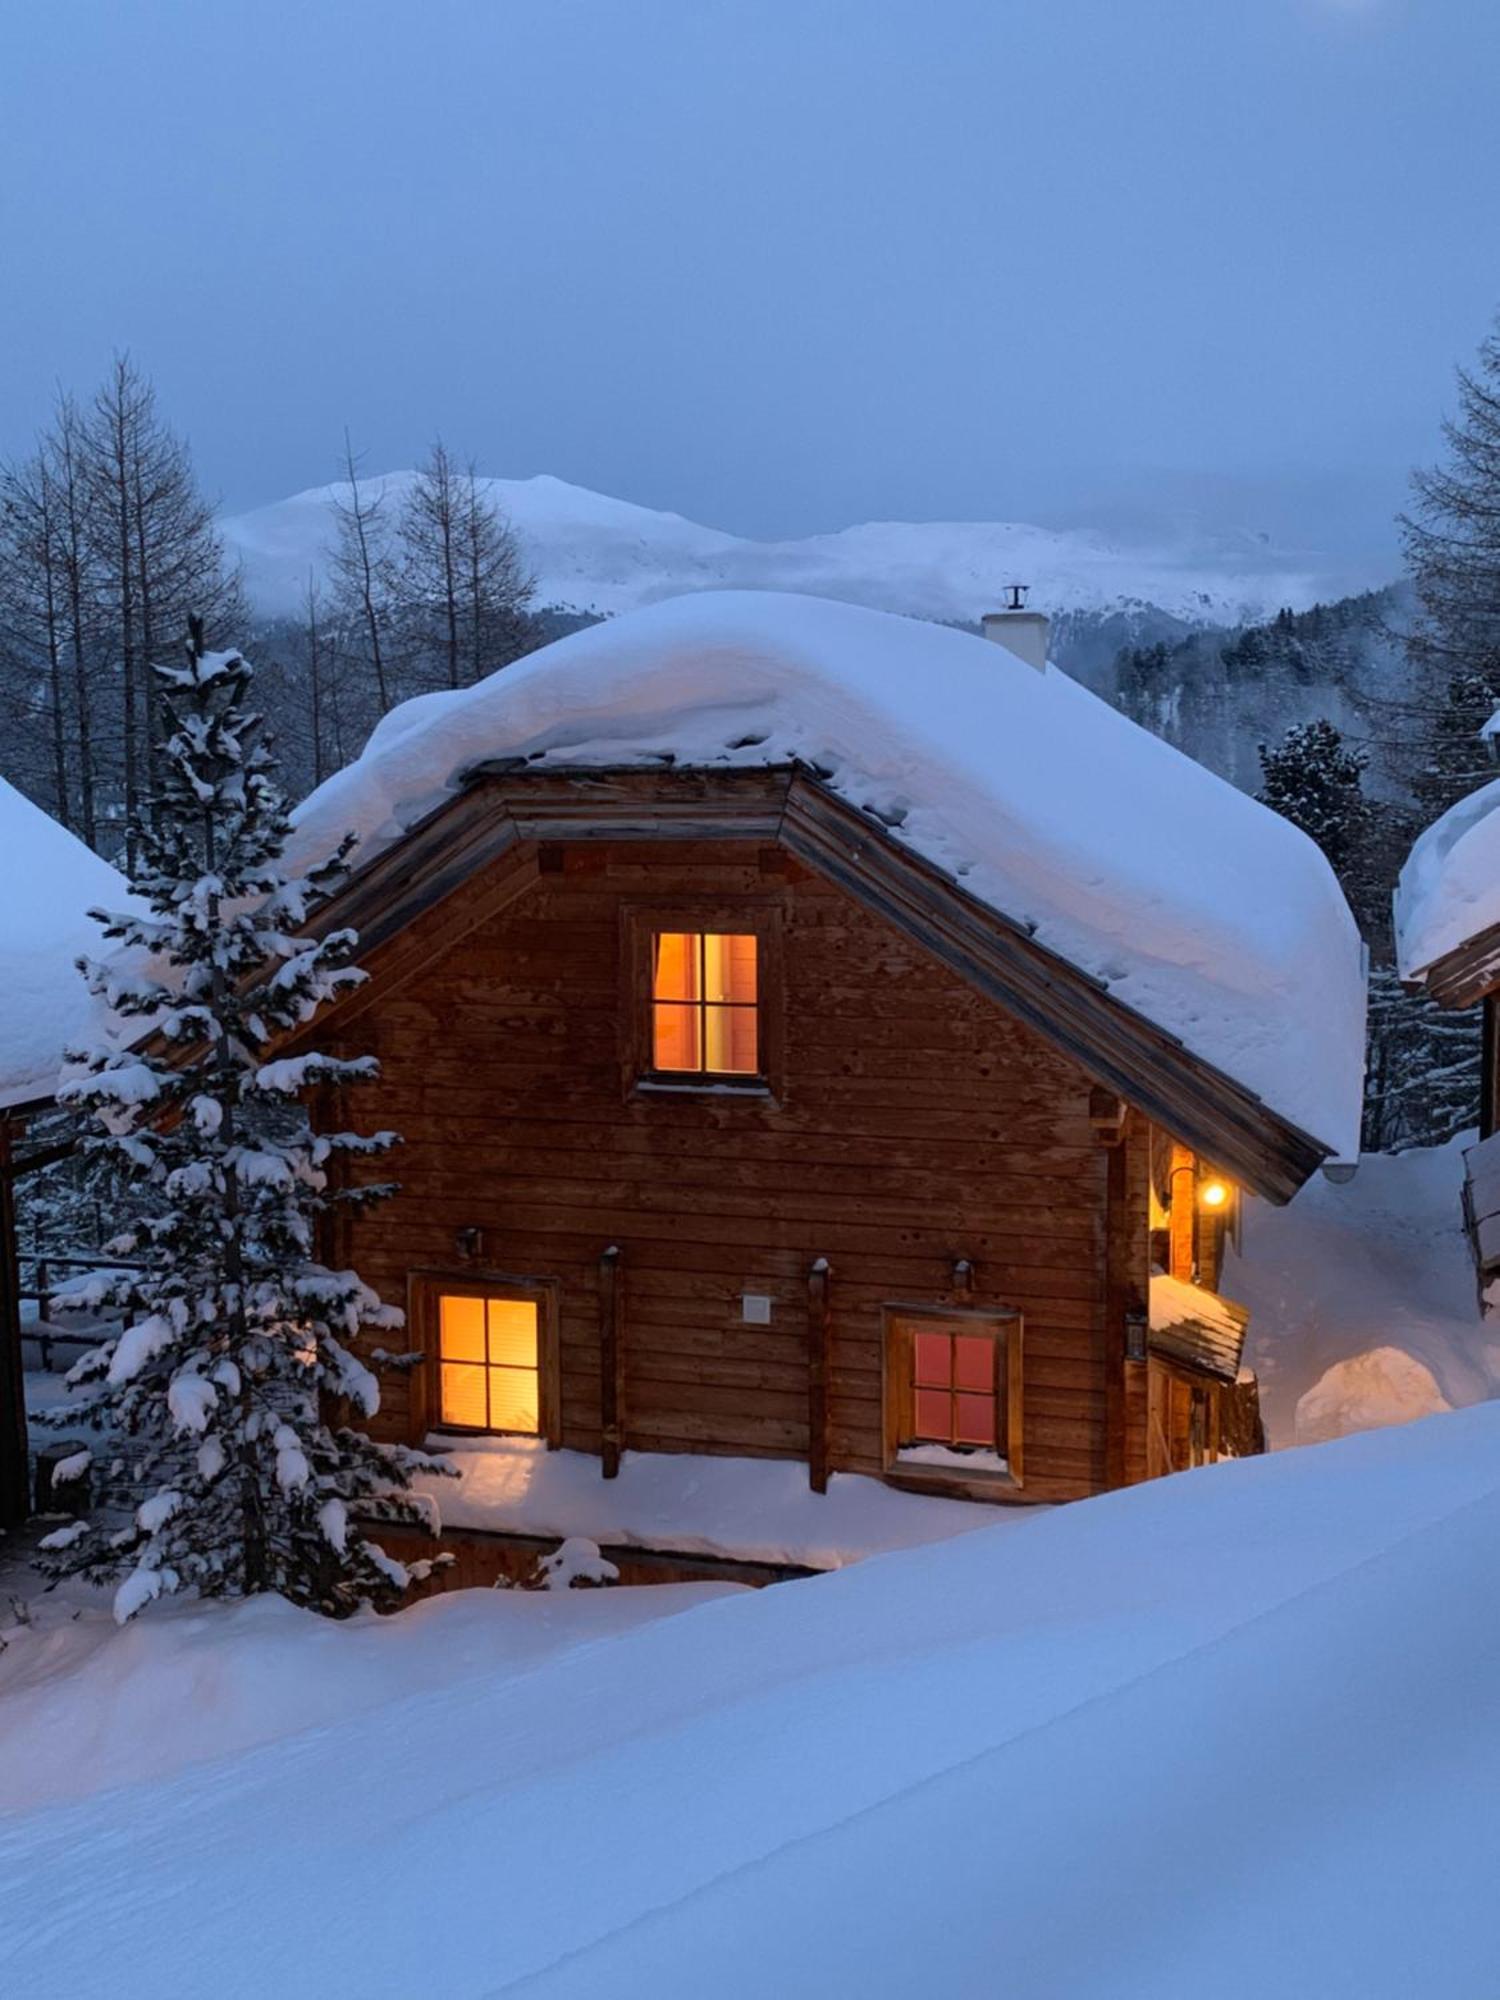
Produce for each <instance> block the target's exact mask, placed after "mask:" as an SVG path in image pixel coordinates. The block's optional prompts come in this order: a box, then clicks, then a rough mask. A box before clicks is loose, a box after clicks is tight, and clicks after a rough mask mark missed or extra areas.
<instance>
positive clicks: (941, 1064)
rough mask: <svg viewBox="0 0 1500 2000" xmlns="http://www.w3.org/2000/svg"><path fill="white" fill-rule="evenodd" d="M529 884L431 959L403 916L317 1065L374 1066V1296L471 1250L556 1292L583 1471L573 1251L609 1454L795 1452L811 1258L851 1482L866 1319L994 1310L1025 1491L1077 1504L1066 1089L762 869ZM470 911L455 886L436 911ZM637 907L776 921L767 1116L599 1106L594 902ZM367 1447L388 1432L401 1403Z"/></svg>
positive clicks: (595, 854)
mask: <svg viewBox="0 0 1500 2000" xmlns="http://www.w3.org/2000/svg"><path fill="white" fill-rule="evenodd" d="M541 863H542V865H541V867H540V868H539V870H538V873H537V876H536V879H535V881H534V882H533V883H532V884H531V885H530V886H529V887H527V888H526V889H525V891H524V893H523V894H522V895H521V896H520V897H519V899H518V900H516V901H514V902H513V903H511V904H510V905H509V906H508V907H506V908H504V909H501V910H499V911H493V912H491V913H489V914H487V915H486V916H485V917H484V918H483V919H482V921H481V922H479V924H478V925H477V926H476V927H475V928H473V929H472V930H469V931H468V932H467V934H466V935H465V936H463V938H462V940H461V942H459V943H457V944H454V945H452V946H451V947H450V948H448V949H447V950H446V952H444V951H443V950H442V949H441V945H440V944H439V943H437V942H436V941H437V940H439V939H440V938H441V937H442V936H443V935H444V934H446V935H449V936H451V935H452V934H453V933H454V931H455V929H458V928H461V925H459V924H457V922H456V913H455V911H454V909H453V907H452V905H453V902H454V900H455V899H453V898H450V899H449V901H448V903H446V904H445V905H444V906H443V907H442V909H440V910H437V911H434V912H432V913H431V915H430V917H428V918H425V919H423V920H422V923H423V924H424V925H425V924H430V925H431V926H432V928H433V933H434V939H435V951H436V955H435V956H434V958H433V959H432V961H431V962H430V963H428V964H427V965H426V966H425V967H424V969H423V971H422V972H421V974H420V975H419V976H417V977H407V978H405V979H404V981H403V983H402V984H401V985H400V986H399V988H398V989H397V990H396V991H394V992H392V993H391V994H390V995H389V996H388V997H384V998H382V997H380V995H379V994H378V993H376V994H372V995H371V996H370V1001H369V1004H367V1005H366V1006H365V1007H364V1009H363V1011H362V1012H361V1014H360V1016H359V1018H358V1019H357V1020H355V1021H353V1022H351V1023H350V1024H349V1027H348V1029H347V1032H346V1034H345V1035H344V1037H342V1038H341V1040H340V1046H341V1048H342V1050H343V1052H345V1053H348V1054H357V1053H361V1052H364V1051H369V1052H372V1053H374V1054H376V1055H377V1056H378V1057H379V1058H380V1060H381V1064H382V1068H383V1079H382V1082H381V1084H380V1085H379V1087H378V1089H371V1088H369V1087H364V1088H354V1089H351V1090H350V1091H349V1092H348V1093H347V1099H348V1101H347V1105H346V1107H345V1110H346V1115H347V1116H349V1117H350V1118H352V1119H353V1120H354V1121H355V1122H356V1124H358V1125H362V1126H365V1127H372V1126H376V1125H381V1126H387V1127H394V1128H395V1129H396V1130H397V1131H399V1132H401V1133H402V1134H403V1135H404V1139H405V1144H404V1146H403V1147H402V1148H401V1149H400V1150H399V1151H398V1152H397V1154H396V1155H395V1156H394V1160H393V1163H390V1165H391V1166H392V1169H393V1171H394V1173H395V1175H396V1176H397V1177H398V1178H399V1179H400V1180H401V1181H402V1183H403V1192H402V1193H401V1194H400V1195H398V1196H397V1197H396V1198H395V1199H394V1201H392V1202H390V1203H387V1204H385V1205H384V1206H382V1207H381V1208H379V1209H377V1210H375V1211H373V1212H372V1213H371V1215H370V1216H369V1217H367V1218H365V1219H363V1220H361V1221H359V1222H357V1223H356V1224H355V1225H354V1226H353V1229H352V1231H351V1241H350V1243H349V1245H348V1249H349V1253H350V1255H351V1256H352V1257H353V1259H354V1260H355V1262H356V1265H357V1268H358V1269H359V1270H360V1271H361V1273H362V1274H363V1275H364V1276H365V1277H366V1278H367V1279H368V1280H369V1281H370V1282H371V1283H372V1284H374V1285H375V1286H376V1287H377V1288H378V1289H379V1291H380V1292H381V1294H382V1295H383V1296H384V1297H386V1298H387V1299H390V1300H391V1301H393V1302H399V1301H400V1300H402V1299H403V1298H404V1297H405V1293H406V1275H407V1272H408V1271H409V1270H412V1269H415V1268H425V1269H435V1268H441V1267H443V1266H444V1265H448V1266H452V1265H453V1264H454V1260H455V1251H454V1243H455V1237H456V1234H457V1232H459V1231H460V1230H462V1229H466V1228H470V1227H473V1226H477V1227H479V1228H480V1229H481V1230H482V1231H483V1253H482V1254H483V1261H484V1264H485V1266H486V1267H487V1268H488V1269H490V1270H493V1271H504V1272H507V1273H509V1274H510V1275H513V1276H516V1277H528V1276H540V1277H555V1278H557V1279H558V1280H560V1283H561V1297H562V1305H561V1342H562V1397H563V1441H564V1443H565V1444H567V1445H569V1446H573V1447H576V1448H578V1449H581V1450H586V1451H597V1450H598V1449H599V1447H600V1424H601V1409H600V1359H601V1357H600V1325H601V1299H600V1296H599V1286H600V1257H601V1253H602V1251H603V1250H604V1249H605V1248H606V1247H608V1246H609V1245H611V1244H617V1245H619V1247H620V1250H621V1253H622V1255H621V1265H622V1269H623V1270H624V1272H626V1273H628V1283H627V1285H626V1288H625V1298H626V1305H625V1311H624V1314H623V1324H622V1327H621V1339H622V1344H623V1373H624V1387H625V1395H624V1401H625V1426H626V1439H625V1442H626V1444H627V1446H629V1447H634V1448H637V1449H642V1450H660V1451H674V1450H676V1451H681V1450H693V1451H706V1452H719V1453H737V1454H747V1455H767V1456H796V1457H799V1458H801V1457H806V1455H807V1452H808V1448H809V1416H808V1413H809V1378H808V1272H809V1267H810V1265H811V1264H812V1262H813V1260H814V1259H815V1258H818V1257H827V1258H828V1259H829V1261H830V1263H831V1265H832V1267H833V1270H834V1272H835V1274H836V1276H835V1280H834V1283H833V1285H832V1287H831V1325H830V1340H829V1355H828V1379H827V1424H828V1451H829V1462H830V1464H831V1465H832V1467H833V1468H834V1469H846V1470H851V1471H859V1472H867V1473H874V1472H878V1471H879V1470H880V1469H881V1467H880V1450H881V1347H882V1338H881V1312H882V1308H883V1307H884V1306H886V1305H887V1304H890V1303H908V1304H928V1305H930V1304H940V1303H962V1304H963V1306H964V1307H966V1308H967V1309H970V1310H972V1309H974V1308H976V1307H983V1306H985V1305H995V1306H1016V1307H1019V1308H1020V1309H1021V1311H1022V1312H1023V1313H1024V1314H1025V1324H1026V1363H1025V1370H1026V1393H1025V1412H1026V1416H1025V1424H1026V1429H1025V1457H1026V1466H1027V1479H1026V1493H1027V1496H1028V1497H1032V1498H1036V1499H1062V1498H1069V1497H1073V1496H1076V1495H1079V1494H1082V1493H1085V1492H1089V1491H1093V1490H1096V1489H1098V1488H1100V1487H1102V1486H1103V1485H1104V1484H1105V1483H1106V1478H1107V1465H1106V1453H1105V1412H1106V1400H1107V1398H1106V1378H1105V1325H1104V1315H1105V1290H1104V1288H1105V1256H1104V1230H1105V1183H1106V1149H1105V1148H1103V1147H1101V1146H1100V1145H1099V1143H1098V1141H1097V1138H1096V1135H1095V1132H1094V1129H1093V1126H1092V1125H1091V1122H1090V1104H1089V1096H1090V1085H1089V1080H1088V1079H1087V1078H1086V1077H1085V1076H1084V1075H1083V1073H1082V1072H1081V1071H1079V1070H1077V1069H1076V1068H1075V1067H1074V1066H1073V1065H1072V1064H1071V1063H1070V1062H1069V1061H1068V1060H1067V1059H1066V1058H1064V1057H1063V1056H1061V1055H1059V1054H1057V1053H1055V1052H1053V1051H1052V1050H1051V1049H1050V1048H1048V1047H1047V1046H1046V1045H1044V1044H1043V1043H1042V1042H1041V1040H1040V1039H1039V1038H1038V1037H1037V1036H1036V1035H1034V1034H1033V1033H1032V1032H1031V1031H1030V1030H1028V1029H1027V1028H1025V1027H1024V1026H1022V1025H1021V1024H1020V1023H1018V1022H1015V1021H1014V1020H1012V1019H1011V1018H1010V1017H1009V1016H1007V1015H1006V1014H1005V1013H1003V1012H1002V1011H1001V1010H1000V1009H999V1008H998V1007H997V1006H995V1005H994V1003H992V1002H990V1001H988V1000H986V999H984V998H982V997H981V996H979V995H977V994H975V993H974V992H973V991H972V990H971V989H970V988H969V987H968V986H967V985H966V984H965V983H964V982H963V981H962V980H961V979H960V978H959V977H958V976H957V975H956V974H954V973H952V972H951V971H949V970H948V969H947V968H946V967H944V966H942V965H940V964H938V963H937V961H936V960H934V959H932V958H930V957H929V956H927V955H926V954H925V953H924V952H923V951H922V949H921V948H920V947H919V946H917V945H915V944H913V943H911V942H909V941H907V940H906V939H904V938H903V937H901V936H900V935H898V934H897V933H896V932H894V931H893V930H891V929H890V928H889V927H888V926H887V925H885V924H884V923H883V922H882V921H881V920H880V919H879V918H877V917H875V916H873V915H871V914H869V913H867V912H866V911H864V910H863V909H862V908H861V907H860V906H859V905H857V904H856V903H855V902H854V901H853V900H852V899H851V898H849V897H848V896H847V895H846V894H845V893H844V892H843V891H841V890H839V889H837V888H835V887H833V886H832V885H831V884H829V883H828V882H826V881H825V880H823V879H822V878H821V877H819V876H817V875H816V874H814V873H813V872H812V871H811V870H810V869H808V868H807V867H805V866H804V865H803V864H801V863H799V862H797V861H795V860H793V859H792V858H791V857H789V856H787V855H785V854H784V853H782V852H780V851H779V850H777V849H774V848H770V847H765V846H758V845H755V844H750V843H745V844H741V843H736V842H725V841H722V840H721V841H712V842H701V843H692V842H686V841H685V842H683V843H681V844H676V843H674V844H673V845H672V846H671V847H664V846H663V845H662V844H661V843H659V842H655V843H645V842H629V841H596V842H591V843H588V844H586V845H585V844H582V843H576V844H572V845H568V846H566V847H553V848H543V850H542V852H541ZM485 894H486V884H485V879H484V876H483V875H481V876H479V877H477V878H476V879H475V880H474V881H472V882H471V883H470V884H468V885H467V886H466V887H465V888H464V889H462V890H460V891H459V892H458V895H459V896H470V895H472V896H474V897H475V898H476V899H483V897H484V896H485ZM663 897H667V898H674V897H681V898H684V899H687V900H688V901H689V902H691V901H692V900H695V899H702V900H703V901H704V902H712V903H715V904H717V903H721V902H723V901H724V900H726V899H733V898H735V897H752V898H756V899H758V900H764V899H767V898H769V899H771V900H773V901H774V902H775V903H776V904H777V905H778V906H779V907H780V909H781V912H782V921H783V927H784V940H785V942H784V958H785V967H786V974H785V976H786V996H785V1001H786V1007H785V1019H786V1030H785V1032H786V1050H785V1074H786V1088H785V1091H784V1093H783V1096H782V1098H781V1100H780V1101H776V1102H772V1101H768V1100H764V1099H761V1100H751V1101H734V1100H731V1099H728V1098H724V1097H700V1096H693V1095H677V1094H675V1093H668V1094H659V1093H649V1094H644V1095H636V1094H633V1093H632V1092H631V1091H630V1090H629V1089H628V1088H627V1084H626V1079H625V1067H626V1065H625V1051H626V1049H627V1047H628V1042H629V1034H628V1022H627V1019H626V1008H625V998H624V993H623V989H622V979H623V970H622V935H623V932H624V929H625V926H624V923H623V919H622V909H623V906H624V905H625V904H627V903H628V902H631V901H650V902H652V903H658V904H659V903H660V902H661V900H662V899H663ZM440 927H441V929H440ZM419 928H420V926H419ZM418 943H419V939H418V938H417V936H416V934H415V933H411V932H409V933H407V935H406V937H405V938H404V939H403V941H402V955H403V960H404V961H405V962H408V963H409V961H410V958H411V955H412V952H413V950H414V949H416V947H417V944H418ZM1139 1180H1140V1176H1139V1172H1138V1171H1137V1172H1136V1173H1133V1174H1132V1182H1133V1183H1138V1182H1139ZM1142 1243H1143V1246H1144V1221H1143V1222H1142ZM1143 1254H1144V1251H1143ZM959 1259H967V1260H969V1261H970V1262H971V1263H972V1266H973V1289H972V1290H971V1291H966V1292H965V1293H964V1294H963V1295H962V1298H961V1299H960V1298H959V1297H958V1296H957V1295H956V1294H955V1293H954V1292H953V1290H952V1286H953V1284H954V1265H955V1261H956V1260H959ZM745 1291H751V1292H759V1293H765V1294H768V1295H769V1296H770V1297H771V1299H772V1301H773V1306H772V1317H771V1323H770V1324H769V1325H768V1326H750V1325H746V1324H744V1322H743V1317H742V1308H741V1294H742V1293H743V1292H745ZM379 1422H380V1428H381V1430H382V1432H383V1433H384V1434H385V1435H387V1436H394V1437H400V1436H405V1435H407V1434H408V1430H409V1426H410V1422H411V1405H410V1401H409V1398H408V1396H407V1393H406V1390H405V1387H404V1385H403V1384H402V1382H401V1381H399V1380H396V1381H393V1382H391V1383H390V1384H389V1385H388V1387H387V1390H386V1400H385V1405H384V1408H383V1411H382V1416H381V1419H380V1420H379Z"/></svg>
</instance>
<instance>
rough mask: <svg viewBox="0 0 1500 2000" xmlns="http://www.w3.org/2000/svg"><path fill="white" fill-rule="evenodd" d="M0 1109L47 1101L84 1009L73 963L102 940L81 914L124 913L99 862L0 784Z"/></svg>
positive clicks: (116, 881)
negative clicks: (0, 875)
mask: <svg viewBox="0 0 1500 2000" xmlns="http://www.w3.org/2000/svg"><path fill="white" fill-rule="evenodd" d="M0 854H3V855H4V856H5V875H4V883H3V886H0V1107H3V1106H4V1105H7V1104H21V1103H24V1102H25V1101H26V1100H27V1099H28V1098H31V1097H40V1096H45V1095H47V1094H49V1093H50V1092H51V1090H52V1088H53V1086H54V1084H55V1083H56V1081H57V1074H58V1070H59V1069H60V1067H61V1065H62V1058H63V1051H64V1050H65V1049H66V1048H67V1046H68V1044H69V1042H70V1041H73V1040H76V1039H77V1038H78V1037H79V1036H80V1035H83V1036H85V1037H86V1036H87V1035H88V1033H89V1032H90V1031H91V1029H92V1027H93V1025H94V1023H93V1021H92V1019H91V1008H92V1002H91V1000H90V996H89V992H88V989H87V987H86V986H85V985H84V983H83V980H82V978H81V977H80V975H79V972H78V968H77V966H76V965H75V963H74V960H75V959H76V958H77V957H78V956H79V954H80V953H82V952H90V953H92V952H97V951H98V950H99V948H100V945H101V943H102V939H103V933H102V932H101V931H100V929H99V926H98V925H97V924H96V923H92V922H91V921H90V920H89V917H88V915H87V912H88V910H89V909H91V908H95V907H98V906H100V905H102V906H103V907H105V908H106V909H120V908H124V907H126V906H127V905H128V902H129V897H128V896H127V894H126V889H125V883H124V881H123V880H122V878H121V877H120V876H119V875H118V874H117V873H116V871H115V870H114V869H113V868H111V867H110V865H109V863H108V862H107V861H101V860H100V858H99V856H98V855H97V854H95V853H94V851H93V849H92V848H89V847H85V846H84V844H83V842H82V841H81V840H80V839H79V838H78V837H77V835H76V834H72V833H69V832H68V830H67V828H66V827H62V826H59V825H58V823H57V821H56V820H54V819H51V818H49V817H48V815H47V814H46V813H44V812H43V811H42V809H41V807H40V806H35V805H33V804H32V803H31V800H30V799H28V798H26V797H24V796H23V795H22V794H21V793H20V792H18V791H16V789H15V788H14V786H12V785H8V784H7V783H6V782H5V780H4V779H3V778H0Z"/></svg>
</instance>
